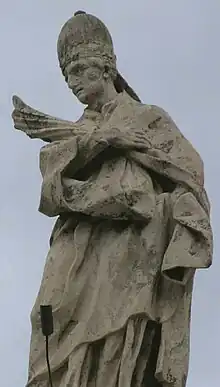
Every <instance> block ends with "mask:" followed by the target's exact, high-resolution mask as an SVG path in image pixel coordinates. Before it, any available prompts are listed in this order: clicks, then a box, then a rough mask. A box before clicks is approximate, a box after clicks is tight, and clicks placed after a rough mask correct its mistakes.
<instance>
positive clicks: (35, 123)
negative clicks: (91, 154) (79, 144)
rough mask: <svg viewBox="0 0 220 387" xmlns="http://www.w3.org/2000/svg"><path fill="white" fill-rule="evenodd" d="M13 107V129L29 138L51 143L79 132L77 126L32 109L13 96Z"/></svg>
mask: <svg viewBox="0 0 220 387" xmlns="http://www.w3.org/2000/svg"><path fill="white" fill-rule="evenodd" d="M13 105H14V110H13V113H12V118H13V121H14V127H15V129H18V130H20V131H22V132H24V133H25V134H27V135H28V136H29V137H30V138H36V139H40V140H43V141H45V142H53V141H59V140H65V139H67V138H69V137H71V136H73V135H76V133H77V131H78V132H79V126H80V125H79V124H77V125H75V124H74V123H73V122H71V121H65V120H62V119H60V118H57V117H52V116H50V115H48V114H45V113H42V112H40V111H38V110H36V109H33V108H32V107H30V106H28V105H27V104H25V103H24V102H23V101H22V100H21V99H20V98H19V97H17V96H13Z"/></svg>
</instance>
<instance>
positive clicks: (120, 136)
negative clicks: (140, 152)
mask: <svg viewBox="0 0 220 387" xmlns="http://www.w3.org/2000/svg"><path fill="white" fill-rule="evenodd" d="M97 136H99V138H100V140H102V139H103V140H104V141H106V142H107V143H108V144H109V145H112V146H114V147H115V148H124V149H148V148H150V147H151V144H150V143H149V141H148V140H147V139H146V135H145V134H144V132H142V131H140V130H137V131H132V130H127V131H126V132H122V131H120V130H119V129H118V128H111V129H107V130H103V131H101V132H99V133H97Z"/></svg>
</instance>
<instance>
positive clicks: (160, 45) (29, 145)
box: [0, 0, 220, 387]
mask: <svg viewBox="0 0 220 387" xmlns="http://www.w3.org/2000/svg"><path fill="white" fill-rule="evenodd" d="M89 4H91V5H89ZM0 5H1V8H0V11H1V12H0V47H1V62H0V128H1V133H2V136H1V152H0V162H1V164H0V165H1V183H2V186H1V191H0V195H1V209H0V216H1V222H0V238H1V240H0V243H1V245H0V246H1V269H0V314H1V317H0V328H1V329H0V369H1V371H0V379H1V381H0V385H1V386H2V387H15V386H16V387H22V386H24V385H25V382H26V378H27V368H28V353H29V340H30V323H29V314H30V311H31V308H32V305H33V302H34V300H35V297H36V294H37V291H38V288H39V285H40V279H41V275H42V270H43V265H44V261H45V257H46V254H47V250H48V239H49V235H50V232H51V228H52V224H53V222H54V220H53V219H52V220H51V219H47V218H46V217H45V216H43V215H41V214H40V213H38V212H37V208H38V204H39V195H40V185H41V177H40V173H39V170H38V153H39V149H40V146H41V145H42V143H41V142H40V141H37V140H30V139H29V138H28V137H26V136H25V135H24V134H22V133H19V132H17V131H15V130H14V129H13V124H12V120H11V116H10V115H11V111H12V104H11V97H12V95H13V94H18V95H19V96H20V97H21V98H22V99H24V101H25V102H26V103H28V104H30V105H31V106H33V107H35V108H36V109H39V110H41V111H44V112H46V113H49V114H52V115H55V116H59V117H61V118H64V119H65V118H66V119H72V120H76V118H77V117H78V116H79V114H80V112H81V111H82V107H81V106H80V105H79V103H78V102H77V101H76V100H75V98H74V97H73V96H72V95H71V93H70V91H69V90H68V88H67V86H66V85H65V82H64V79H63V78H62V75H61V72H60V69H59V66H58V61H57V54H56V41H57V36H58V34H59V31H60V28H61V26H62V25H63V23H64V22H65V21H66V20H67V19H68V18H69V17H70V16H71V15H72V14H73V13H74V12H75V11H76V10H78V9H84V10H86V11H87V12H90V13H93V14H95V15H96V16H98V17H100V18H101V19H102V20H103V21H104V22H105V23H106V24H107V26H108V27H109V29H110V31H111V33H112V36H113V39H114V43H115V49H116V54H117V57H118V67H119V70H120V71H121V72H122V74H123V75H124V76H125V77H126V79H127V80H128V81H129V82H130V84H131V85H132V86H133V87H134V89H135V90H136V92H137V93H138V94H139V95H140V97H141V98H142V100H143V101H144V102H146V103H149V104H156V105H159V106H161V107H163V108H164V109H165V110H167V111H168V112H169V113H170V115H171V116H172V117H173V119H174V120H175V121H176V122H177V124H178V126H179V128H180V129H181V131H182V132H183V133H184V134H185V135H186V136H187V138H188V139H190V141H191V142H192V143H193V145H194V146H195V147H196V148H197V150H198V151H199V152H200V154H201V156H202V158H203V160H204V163H205V173H206V188H207V191H208V194H209V197H210V200H211V203H212V218H213V219H212V224H213V228H214V231H215V239H216V240H215V254H214V264H213V267H212V268H211V269H209V270H205V271H203V272H199V273H198V274H197V277H196V284H195V288H194V297H193V301H194V302H193V313H192V330H191V337H192V341H191V361H190V372H189V378H188V383H187V387H197V386H199V387H207V386H212V387H217V386H218V385H219V347H220V334H219V329H220V301H219V298H220V296H219V294H220V281H219V274H220V263H219V253H220V246H219V242H218V240H217V238H216V235H217V232H218V229H219V222H220V221H219V219H220V200H219V187H220V183H219V181H218V179H219V176H220V163H219V155H220V150H219V147H220V134H219V131H220V127H219V117H218V115H219V103H220V76H219V72H220V46H219V37H220V23H219V15H220V1H219V0H136V1H132V0H131V1H130V2H129V0H121V1H118V0H117V1H116V0H111V1H110V0H109V1H101V0H93V1H85V0H84V1H83V0H78V1H76V0H75V1H73V0H62V1H61V0H29V1H27V0H7V1H5V0H0Z"/></svg>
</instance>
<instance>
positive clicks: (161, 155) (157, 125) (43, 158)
mask: <svg viewBox="0 0 220 387" xmlns="http://www.w3.org/2000/svg"><path fill="white" fill-rule="evenodd" d="M14 104H15V110H14V112H13V119H14V122H15V128H16V129H19V130H22V131H24V132H26V133H27V134H28V135H29V137H31V138H41V139H43V140H44V141H47V142H48V143H49V144H47V145H45V146H43V148H42V149H41V152H40V169H41V173H42V178H43V183H42V191H41V199H40V206H39V210H40V212H42V213H43V214H45V215H47V216H50V217H55V216H59V218H58V220H57V221H56V224H55V227H54V229H53V232H52V236H51V240H50V244H51V246H50V251H49V253H48V256H47V260H46V264H45V268H44V273H43V278H42V283H41V287H40V290H39V293H38V296H37V300H36V302H35V305H34V307H33V310H32V314H31V322H32V339H31V350H30V367H29V381H28V384H27V386H42V384H38V383H41V381H43V380H45V378H46V374H47V368H46V362H45V355H44V351H45V346H44V340H43V338H42V334H41V328H40V315H39V310H40V305H41V304H52V305H53V313H54V322H55V332H54V335H53V336H51V338H50V357H51V369H52V372H54V373H55V372H57V370H59V369H60V368H61V367H62V366H63V365H64V364H65V363H66V362H67V361H68V358H69V357H70V356H71V353H73V352H74V350H76V349H77V348H81V347H82V345H83V344H85V343H94V342H97V341H98V340H100V339H102V338H104V337H108V336H109V335H111V334H114V333H115V334H118V332H120V330H121V329H122V328H123V327H125V326H126V324H128V322H129V320H130V319H131V318H132V317H134V316H140V315H143V316H146V317H147V319H148V320H149V321H155V322H157V323H160V324H161V340H160V347H159V353H158V357H157V364H156V370H155V377H156V379H157V380H158V381H159V382H160V383H161V384H162V386H167V385H169V386H171V387H183V386H185V383H186V378H187V372H188V360H189V335H190V311H191V299H192V288H193V279H194V274H195V269H199V268H208V267H209V266H210V265H211V262H212V230H211V226H210V205H209V201H208V198H207V194H206V191H205V189H204V173H203V163H202V160H201V158H200V156H199V155H198V153H197V152H196V150H195V149H194V148H193V147H192V145H191V144H190V143H189V142H188V141H187V139H185V137H184V136H183V134H182V133H181V132H180V131H179V129H178V128H177V126H176V125H175V123H174V122H173V121H172V119H171V118H170V117H169V115H168V114H167V113H166V112H165V111H164V110H162V109H161V108H159V107H157V106H152V105H144V104H142V103H140V102H137V101H134V100H133V99H131V98H130V97H129V96H128V95H127V94H126V93H121V94H119V95H118V97H117V98H116V100H115V101H112V102H111V103H109V104H107V105H105V106H104V107H103V109H102V112H101V113H100V114H96V113H94V112H90V111H89V110H88V109H86V110H85V112H84V114H83V116H82V117H81V119H80V120H79V121H78V122H76V123H72V122H68V121H64V120H60V119H57V118H54V117H51V116H49V115H45V114H43V113H40V112H38V111H36V110H34V109H32V108H30V107H29V106H27V105H25V104H24V103H23V102H22V101H21V100H19V99H18V98H17V97H16V98H15V99H14ZM105 131H107V132H115V133H116V134H115V138H117V133H118V132H120V133H124V138H126V133H128V131H129V132H130V133H132V134H133V136H134V138H135V136H136V134H139V135H140V134H141V136H142V138H143V141H146V149H145V150H144V149H136V148H135V145H134V147H133V148H129V149H128V147H127V145H126V141H124V142H123V137H122V138H121V140H120V142H115V144H117V146H115V145H114V140H113V141H112V142H111V144H110V143H109V142H108V141H106V140H105V136H104V133H105ZM102 133H103V136H102ZM97 134H98V135H97ZM129 367H130V366H129ZM129 369H130V368H129ZM127 370H128V368H127ZM123 374H126V372H124V373H123ZM127 382H129V380H128V381H127ZM127 382H126V383H127ZM62 385H65V383H63V384H62ZM122 385H125V384H124V383H122ZM126 385H127V384H126Z"/></svg>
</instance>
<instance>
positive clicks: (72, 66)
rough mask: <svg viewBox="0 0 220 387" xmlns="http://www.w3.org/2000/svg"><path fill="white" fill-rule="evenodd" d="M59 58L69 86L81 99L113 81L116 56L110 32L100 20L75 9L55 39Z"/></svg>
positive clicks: (89, 96)
mask: <svg viewBox="0 0 220 387" xmlns="http://www.w3.org/2000/svg"><path fill="white" fill-rule="evenodd" d="M57 48H58V58H59V62H60V67H61V69H62V72H63V74H64V76H65V79H66V82H67V83H68V86H69V87H70V88H71V90H72V91H73V93H74V94H75V95H76V96H77V98H78V99H79V100H80V101H81V102H82V103H85V104H87V103H88V99H89V98H91V97H93V96H94V95H96V94H98V93H101V92H102V89H103V88H104V87H105V86H106V83H107V82H112V83H114V81H115V79H116V76H117V70H116V57H115V54H114V49H113V43H112V38H111V35H110V33H109V31H108V29H107V28H106V27H105V25H104V24H103V23H102V21H101V20H99V19H97V18H96V17H95V16H92V15H89V14H86V13H83V12H77V13H76V14H75V15H74V16H73V17H72V18H71V19H70V20H68V21H67V22H66V23H65V25H64V26H63V28H62V30H61V32H60V35H59V38H58V45H57Z"/></svg>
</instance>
